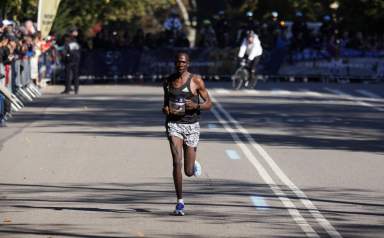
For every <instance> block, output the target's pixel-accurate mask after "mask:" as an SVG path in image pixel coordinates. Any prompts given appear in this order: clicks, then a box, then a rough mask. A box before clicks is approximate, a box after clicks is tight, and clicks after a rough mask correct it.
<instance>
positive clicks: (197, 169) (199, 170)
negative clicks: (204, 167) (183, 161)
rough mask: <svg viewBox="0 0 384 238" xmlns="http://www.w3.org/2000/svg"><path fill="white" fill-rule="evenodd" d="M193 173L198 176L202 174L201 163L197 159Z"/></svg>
mask: <svg viewBox="0 0 384 238" xmlns="http://www.w3.org/2000/svg"><path fill="white" fill-rule="evenodd" d="M193 175H195V176H196V177H198V176H200V175H201V165H200V163H199V162H198V161H197V160H195V165H194V166H193Z"/></svg>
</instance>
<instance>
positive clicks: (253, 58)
mask: <svg viewBox="0 0 384 238" xmlns="http://www.w3.org/2000/svg"><path fill="white" fill-rule="evenodd" d="M262 54H263V48H262V46H261V42H260V39H259V36H258V35H257V34H256V33H255V32H254V31H248V32H247V34H246V36H245V38H244V39H243V42H242V43H241V46H240V50H239V53H238V55H237V56H238V59H239V62H241V60H242V59H246V62H247V67H246V68H247V70H248V72H249V75H250V78H249V80H248V81H247V82H245V86H248V83H249V82H250V81H251V82H253V81H254V80H255V77H256V65H257V63H258V62H259V60H260V58H261V55H262Z"/></svg>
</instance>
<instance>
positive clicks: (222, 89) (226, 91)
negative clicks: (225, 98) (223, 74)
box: [215, 88, 229, 94]
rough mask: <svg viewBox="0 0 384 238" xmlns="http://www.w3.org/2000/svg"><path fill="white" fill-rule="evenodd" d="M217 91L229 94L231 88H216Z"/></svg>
mask: <svg viewBox="0 0 384 238" xmlns="http://www.w3.org/2000/svg"><path fill="white" fill-rule="evenodd" d="M215 92H216V93H219V94H229V90H228V89H224V88H218V89H215Z"/></svg>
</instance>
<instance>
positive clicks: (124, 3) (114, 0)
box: [53, 0, 175, 34]
mask: <svg viewBox="0 0 384 238" xmlns="http://www.w3.org/2000/svg"><path fill="white" fill-rule="evenodd" d="M174 5H175V0H157V1H151V0H93V1H89V0H62V1H61V3H60V6H59V10H58V14H57V17H56V20H55V23H54V26H53V30H54V32H56V33H59V34H62V33H64V32H65V31H66V30H67V29H68V28H70V27H74V26H76V27H77V28H79V29H80V30H82V31H83V32H87V31H88V30H89V29H90V28H91V27H92V26H93V25H95V24H96V23H97V22H101V23H103V24H108V23H109V22H126V23H127V24H130V23H136V24H141V23H143V22H140V21H139V23H137V19H140V20H141V19H146V18H150V17H152V18H153V17H154V16H155V15H159V14H158V13H159V12H164V11H166V10H167V9H169V8H170V7H172V6H174Z"/></svg>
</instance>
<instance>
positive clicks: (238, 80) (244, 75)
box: [232, 58, 257, 90]
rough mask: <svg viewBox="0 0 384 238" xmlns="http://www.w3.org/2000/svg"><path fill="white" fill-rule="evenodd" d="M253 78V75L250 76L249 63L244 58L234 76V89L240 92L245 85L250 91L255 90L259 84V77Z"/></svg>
mask: <svg viewBox="0 0 384 238" xmlns="http://www.w3.org/2000/svg"><path fill="white" fill-rule="evenodd" d="M251 76H252V75H250V73H249V69H248V61H247V59H245V58H243V59H242V60H241V62H240V66H239V68H238V69H237V70H236V71H235V73H234V74H233V75H232V88H234V89H235V90H239V89H240V88H241V87H242V86H243V85H244V87H245V88H248V89H253V88H255V86H256V84H257V77H255V76H252V77H251ZM250 78H251V79H250Z"/></svg>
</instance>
